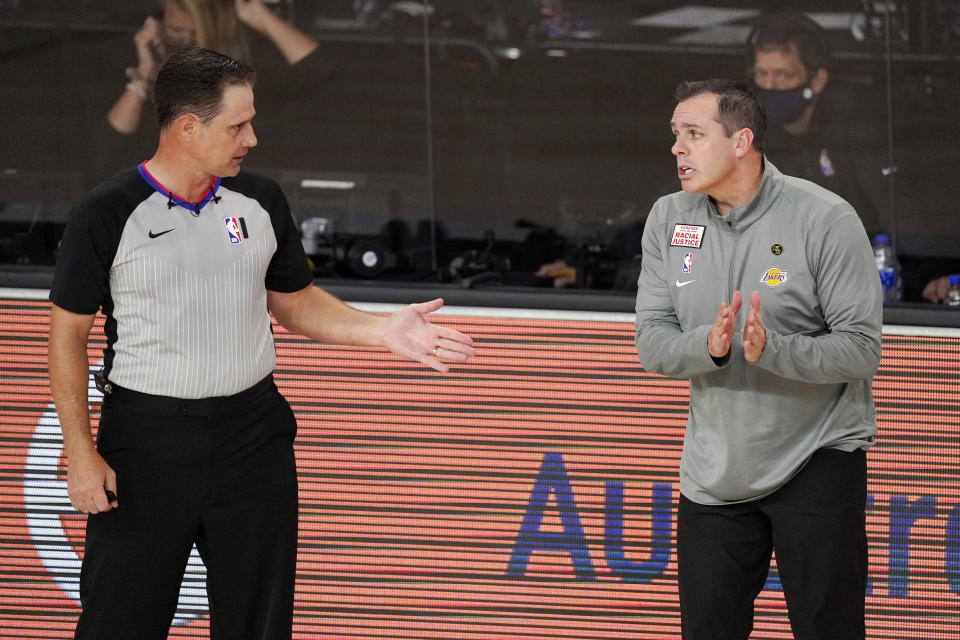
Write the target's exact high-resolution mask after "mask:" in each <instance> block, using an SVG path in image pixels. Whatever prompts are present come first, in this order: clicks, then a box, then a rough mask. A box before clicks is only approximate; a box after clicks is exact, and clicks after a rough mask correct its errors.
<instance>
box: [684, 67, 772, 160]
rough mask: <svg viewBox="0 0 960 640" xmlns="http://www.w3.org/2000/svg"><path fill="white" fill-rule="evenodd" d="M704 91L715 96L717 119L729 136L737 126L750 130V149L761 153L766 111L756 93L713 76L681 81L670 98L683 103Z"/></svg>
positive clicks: (737, 83)
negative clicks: (708, 78)
mask: <svg viewBox="0 0 960 640" xmlns="http://www.w3.org/2000/svg"><path fill="white" fill-rule="evenodd" d="M705 93H709V94H713V95H715V96H717V120H718V122H720V124H721V125H722V126H723V133H724V134H725V135H726V136H727V137H730V136H732V135H733V134H734V133H735V132H737V131H739V130H740V129H750V130H751V131H752V132H753V148H754V149H756V150H757V151H759V152H760V153H763V150H764V142H765V132H766V130H767V114H766V112H765V111H764V110H763V105H761V104H760V100H759V99H758V98H757V95H756V94H755V93H754V92H753V91H752V90H751V89H750V87H748V86H747V85H745V84H744V83H742V82H737V81H735V80H724V79H713V80H693V81H688V82H681V83H680V84H678V85H677V89H676V91H674V94H673V97H674V99H675V100H676V101H677V102H683V101H684V100H689V99H690V98H694V97H696V96H699V95H703V94H705Z"/></svg>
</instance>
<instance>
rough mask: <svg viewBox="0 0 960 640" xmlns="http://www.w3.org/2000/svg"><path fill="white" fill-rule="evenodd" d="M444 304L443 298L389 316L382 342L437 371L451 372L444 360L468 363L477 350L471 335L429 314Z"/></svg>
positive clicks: (414, 305)
mask: <svg viewBox="0 0 960 640" xmlns="http://www.w3.org/2000/svg"><path fill="white" fill-rule="evenodd" d="M442 306H443V299H442V298H437V299H436V300H431V301H429V302H420V303H417V304H411V305H408V306H406V307H404V308H403V309H400V310H399V311H395V312H394V313H393V314H391V315H390V317H389V318H388V319H387V326H386V329H385V330H384V333H383V344H384V346H385V347H386V348H388V349H390V351H392V352H394V353H395V354H397V355H398V356H401V357H404V358H409V359H411V360H415V361H417V362H421V363H423V364H425V365H427V366H428V367H432V368H433V369H436V370H437V371H444V372H445V371H448V370H449V366H448V365H447V364H446V362H444V360H449V361H453V362H466V361H467V358H469V357H470V356H472V355H473V354H474V353H476V350H475V349H474V348H473V340H472V339H471V338H470V336H468V335H466V334H463V333H460V332H459V331H456V330H454V329H449V328H447V327H439V326H437V325H435V324H433V323H431V322H430V321H429V320H427V318H426V315H427V314H428V313H433V312H434V311H436V310H438V309H439V308H440V307H442Z"/></svg>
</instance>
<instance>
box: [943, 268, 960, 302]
mask: <svg viewBox="0 0 960 640" xmlns="http://www.w3.org/2000/svg"><path fill="white" fill-rule="evenodd" d="M949 282H950V288H949V289H947V297H946V299H945V300H944V301H943V302H944V304H946V305H947V306H948V307H960V274H957V273H955V274H953V275H951V276H950V280H949Z"/></svg>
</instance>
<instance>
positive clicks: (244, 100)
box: [195, 85, 257, 177]
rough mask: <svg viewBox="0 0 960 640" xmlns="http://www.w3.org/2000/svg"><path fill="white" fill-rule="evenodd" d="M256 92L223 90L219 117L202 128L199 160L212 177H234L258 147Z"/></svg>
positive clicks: (248, 88) (245, 88)
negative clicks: (254, 131)
mask: <svg viewBox="0 0 960 640" xmlns="http://www.w3.org/2000/svg"><path fill="white" fill-rule="evenodd" d="M255 114H256V110H254V108H253V88H252V87H251V86H249V85H234V86H228V87H226V88H225V89H224V90H223V98H222V101H221V105H220V113H218V114H217V115H216V116H215V117H214V118H213V119H212V120H210V121H209V122H207V123H206V124H202V125H200V130H201V135H200V139H199V140H198V144H197V146H196V147H195V148H196V149H197V155H196V160H197V162H198V163H199V164H200V165H201V168H202V170H203V171H205V172H206V173H207V174H209V175H212V176H219V177H228V176H235V175H237V173H239V172H240V164H241V163H242V162H243V159H244V157H245V156H246V155H247V151H249V150H250V149H251V148H252V147H255V146H257V136H256V135H254V133H253V124H252V123H251V121H252V120H253V116H254V115H255Z"/></svg>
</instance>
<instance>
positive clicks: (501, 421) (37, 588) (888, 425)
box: [0, 296, 960, 640]
mask: <svg viewBox="0 0 960 640" xmlns="http://www.w3.org/2000/svg"><path fill="white" fill-rule="evenodd" d="M36 297H39V296H36ZM384 308H385V307H384ZM375 310H378V309H375ZM436 321H437V322H439V323H441V324H444V325H447V326H451V327H454V328H456V329H458V330H460V331H464V332H466V333H468V334H470V335H471V336H473V338H474V340H475V341H476V343H477V350H478V352H477V356H476V357H475V358H474V359H472V360H471V361H470V362H469V363H467V364H466V365H464V366H454V367H453V368H452V371H451V372H450V373H447V374H438V373H436V372H434V371H432V370H430V369H426V368H424V367H422V366H420V365H418V364H416V363H411V362H405V361H402V360H400V359H399V358H396V357H394V356H392V355H391V354H389V353H385V352H384V351H382V350H377V349H370V348H345V347H333V346H328V345H321V344H315V343H312V342H309V341H307V340H303V339H299V338H296V337H293V336H291V335H289V334H287V333H286V332H284V331H283V330H282V329H281V328H279V327H276V328H275V335H276V338H277V354H278V365H277V372H276V379H277V382H278V385H279V387H280V389H281V391H282V392H283V393H284V394H285V395H286V396H287V398H288V399H289V400H290V403H291V405H292V406H293V408H294V411H295V412H296V414H297V416H298V419H299V433H298V437H297V459H298V465H299V477H300V505H301V506H300V547H299V565H298V572H297V591H296V621H295V625H296V626H295V637H297V638H311V639H317V638H338V639H344V638H357V639H360V638H370V639H373V638H391V639H401V638H411V639H414V638H415V639H420V640H422V639H426V638H464V639H466V638H470V639H493V638H511V639H525V638H530V639H533V638H538V639H542V638H558V639H564V638H570V639H573V638H596V639H600V638H616V639H617V640H628V639H651V640H652V639H657V640H660V639H663V638H679V611H678V603H677V591H676V559H675V553H674V542H673V535H674V529H675V502H676V499H677V467H678V464H679V456H680V446H681V439H682V436H683V429H684V424H685V421H686V413H687V403H688V394H687V385H686V383H685V382H682V381H675V380H668V379H665V378H662V377H660V376H656V375H652V374H649V373H647V372H645V371H644V370H643V368H642V367H641V365H640V363H639V361H638V360H637V355H636V351H635V349H634V346H633V326H632V324H631V320H630V316H629V315H625V314H575V313H559V312H532V311H531V312H519V311H515V310H508V309H499V310H497V309H468V308H460V309H452V310H450V309H445V310H444V311H443V315H441V316H439V317H437V318H436ZM48 325H49V304H48V303H46V302H44V301H42V300H30V299H14V297H13V296H10V297H8V298H7V299H3V300H0V345H2V348H0V398H2V401H0V578H2V579H0V637H4V638H8V637H16V638H19V639H22V640H27V639H34V638H37V639H39V638H44V639H45V638H66V637H70V635H71V632H72V628H73V625H74V624H75V621H76V617H77V615H78V613H79V605H78V580H79V568H80V558H81V556H82V553H83V547H82V538H83V527H84V517H83V516H81V515H79V514H77V513H75V512H74V511H73V510H72V509H71V508H70V504H69V501H68V498H67V492H66V481H65V465H64V461H63V458H62V448H63V447H62V440H61V437H60V431H59V425H58V423H57V419H56V415H55V412H54V411H53V406H52V404H51V400H50V391H49V385H48V382H47V373H46V338H47V330H48ZM99 327H100V323H99V322H98V324H97V327H96V328H95V330H94V339H93V341H92V342H91V345H90V351H89V362H90V365H91V368H95V367H96V366H97V365H98V362H99V359H100V358H101V355H102V354H101V351H102V349H103V346H104V341H103V338H102V334H101V333H100V329H99ZM883 354H884V355H883V361H882V363H881V368H880V372H879V374H878V375H877V377H876V379H875V384H874V391H875V396H876V401H877V408H878V415H879V427H880V432H879V436H878V438H877V445H876V446H875V447H874V448H873V449H871V450H870V452H869V454H868V465H869V489H868V491H869V504H868V514H867V516H868V518H867V522H868V527H869V542H870V571H869V580H870V585H869V592H868V596H867V630H868V633H867V636H868V638H871V639H877V640H879V639H881V638H882V639H890V640H893V639H896V640H901V639H902V638H905V637H912V638H946V637H958V635H957V634H958V633H960V632H958V629H960V487H958V480H960V372H958V369H960V331H957V330H949V329H947V330H939V331H935V332H934V331H921V330H911V329H909V328H904V327H886V328H885V335H884V344H883ZM99 403H100V397H99V395H98V392H97V391H96V390H95V389H94V388H93V386H92V384H91V405H92V407H93V410H94V414H95V415H96V414H97V412H98V409H99ZM120 483H121V484H120V492H121V494H122V478H121V479H120ZM264 553H270V550H269V549H264ZM757 604H758V606H757V611H756V625H755V630H754V634H753V636H752V637H754V638H758V639H774V638H789V637H791V635H790V633H789V626H788V622H787V617H786V609H785V605H784V601H783V597H782V591H781V589H780V584H779V581H778V579H777V575H776V570H775V567H774V568H773V569H772V570H771V574H770V577H769V579H768V582H767V587H766V589H765V590H764V592H763V593H762V594H761V596H760V598H759V600H758V603H757ZM207 633H208V623H207V619H206V598H205V592H204V571H203V567H202V564H201V563H200V561H199V558H198V557H197V555H196V553H194V555H192V556H191V559H190V562H189V564H188V568H187V573H186V575H185V579H184V586H183V589H182V591H181V596H180V602H179V607H178V610H177V617H176V619H175V620H174V627H173V629H172V631H171V637H173V638H195V637H206V636H207Z"/></svg>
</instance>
